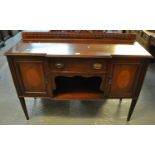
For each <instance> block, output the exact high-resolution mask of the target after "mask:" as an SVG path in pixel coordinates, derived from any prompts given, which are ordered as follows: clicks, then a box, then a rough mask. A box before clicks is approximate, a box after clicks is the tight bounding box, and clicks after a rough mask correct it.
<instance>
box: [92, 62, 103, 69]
mask: <svg viewBox="0 0 155 155" xmlns="http://www.w3.org/2000/svg"><path fill="white" fill-rule="evenodd" d="M93 68H94V69H102V64H100V63H95V64H93Z"/></svg>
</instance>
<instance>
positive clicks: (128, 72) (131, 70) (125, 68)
mask: <svg viewBox="0 0 155 155" xmlns="http://www.w3.org/2000/svg"><path fill="white" fill-rule="evenodd" d="M112 68H113V69H112V83H111V90H110V96H111V97H132V96H133V94H134V92H135V89H136V85H137V80H138V77H139V72H140V64H119V63H118V64H113V67H112Z"/></svg>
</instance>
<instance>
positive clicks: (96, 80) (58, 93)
mask: <svg viewBox="0 0 155 155" xmlns="http://www.w3.org/2000/svg"><path fill="white" fill-rule="evenodd" d="M55 83H56V89H55V90H54V99H82V100H83V99H102V98H103V97H104V93H103V91H101V90H100V84H101V78H100V77H81V76H74V77H63V76H58V77H56V78H55Z"/></svg>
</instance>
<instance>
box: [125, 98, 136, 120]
mask: <svg viewBox="0 0 155 155" xmlns="http://www.w3.org/2000/svg"><path fill="white" fill-rule="evenodd" d="M136 103H137V98H136V99H132V102H131V105H130V109H129V112H128V117H127V121H130V118H131V115H132V113H133V111H134V108H135V106H136Z"/></svg>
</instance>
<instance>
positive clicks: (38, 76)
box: [14, 58, 48, 97]
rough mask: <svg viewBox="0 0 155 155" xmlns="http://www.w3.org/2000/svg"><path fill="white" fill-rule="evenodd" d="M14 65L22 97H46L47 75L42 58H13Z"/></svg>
mask: <svg viewBox="0 0 155 155" xmlns="http://www.w3.org/2000/svg"><path fill="white" fill-rule="evenodd" d="M14 65H15V70H16V74H17V75H16V76H17V80H18V83H19V85H20V89H21V91H22V95H24V96H32V97H33V96H34V97H35V96H47V95H48V91H47V90H48V89H47V85H48V79H47V77H48V76H47V75H48V73H47V71H46V62H45V59H44V58H15V59H14Z"/></svg>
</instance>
